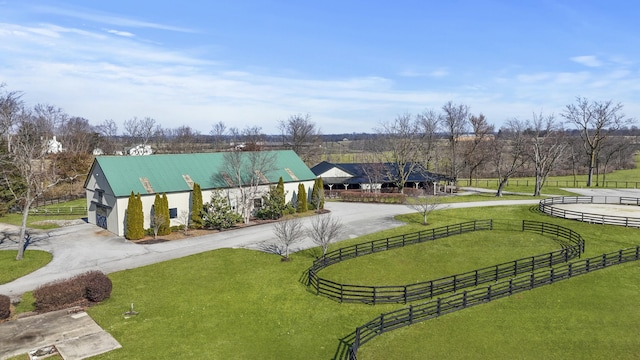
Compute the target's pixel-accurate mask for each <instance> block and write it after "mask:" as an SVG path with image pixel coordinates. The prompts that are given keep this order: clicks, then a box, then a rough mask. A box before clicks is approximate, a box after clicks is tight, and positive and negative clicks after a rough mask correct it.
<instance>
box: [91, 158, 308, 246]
mask: <svg viewBox="0 0 640 360" xmlns="http://www.w3.org/2000/svg"><path fill="white" fill-rule="evenodd" d="M268 153H269V154H272V155H273V159H274V162H273V167H272V168H271V170H270V171H267V172H265V173H264V174H261V176H260V178H261V179H262V183H261V184H260V186H259V188H260V196H257V198H256V199H254V200H256V205H257V206H259V204H260V198H261V195H262V194H265V193H266V192H267V191H268V190H269V187H270V186H275V185H276V184H277V183H278V180H279V179H280V177H282V179H283V181H284V186H285V192H286V193H287V201H289V200H290V199H291V197H292V196H293V195H294V193H295V192H296V191H297V189H298V184H300V183H302V184H304V186H305V188H307V189H311V188H313V183H314V180H315V178H316V176H315V175H314V174H313V172H311V170H310V169H309V168H308V167H307V166H306V165H305V164H304V162H303V161H302V160H301V159H300V158H299V157H298V155H296V153H295V152H293V151H291V150H280V151H270V152H268ZM240 154H241V156H245V157H246V156H249V154H251V152H242V153H240ZM226 169H227V168H226V167H225V153H223V152H218V153H202V154H168V155H148V156H98V157H96V158H95V160H94V162H93V164H92V165H91V170H90V172H89V175H88V177H87V179H86V181H85V184H84V188H85V191H86V198H87V209H88V221H89V222H90V223H92V224H96V225H98V226H100V227H102V228H105V229H107V230H109V231H110V232H112V233H114V234H118V235H119V236H123V235H124V233H125V221H126V220H125V210H126V208H127V205H128V201H129V195H130V194H131V192H132V191H133V192H134V193H135V194H138V193H140V195H141V197H142V207H143V213H144V216H145V219H144V227H145V228H149V227H150V223H151V219H150V217H151V208H152V206H153V203H154V200H155V195H156V194H162V193H166V194H167V199H168V201H169V212H170V217H171V225H172V226H173V225H180V222H179V219H178V215H179V214H181V213H183V212H185V211H186V212H187V213H188V212H190V211H192V209H191V208H190V207H191V193H192V189H193V184H194V183H198V184H199V185H200V187H201V189H202V200H203V202H205V203H206V202H209V199H210V198H211V194H212V193H213V192H214V191H216V190H223V191H225V195H226V196H228V199H229V201H230V205H231V206H232V207H235V206H237V205H238V203H237V198H238V196H239V193H238V188H237V184H233V181H231V179H230V178H229V176H225V174H226V173H225V171H227V170H226ZM243 185H244V184H243Z"/></svg>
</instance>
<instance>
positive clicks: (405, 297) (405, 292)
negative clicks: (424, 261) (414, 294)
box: [404, 285, 407, 304]
mask: <svg viewBox="0 0 640 360" xmlns="http://www.w3.org/2000/svg"><path fill="white" fill-rule="evenodd" d="M404 303H405V304H406V303H407V285H405V286H404Z"/></svg>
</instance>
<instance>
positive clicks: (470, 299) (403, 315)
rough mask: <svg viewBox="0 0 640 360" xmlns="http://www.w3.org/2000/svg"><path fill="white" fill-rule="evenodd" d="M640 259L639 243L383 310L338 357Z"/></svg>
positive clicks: (350, 337) (344, 344)
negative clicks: (404, 330)
mask: <svg viewBox="0 0 640 360" xmlns="http://www.w3.org/2000/svg"><path fill="white" fill-rule="evenodd" d="M639 259H640V246H636V247H633V248H626V249H622V250H619V251H616V252H612V253H607V254H602V255H601V256H596V257H592V258H588V259H584V260H579V261H575V262H568V263H565V264H561V265H559V266H556V267H549V268H544V269H537V270H535V271H532V272H530V273H529V274H527V275H524V276H518V277H514V278H510V279H509V280H508V281H502V282H498V283H496V284H493V285H489V286H486V287H479V288H476V289H473V290H469V291H463V292H462V293H457V294H454V295H451V296H447V297H442V298H437V299H434V300H431V301H427V302H424V303H422V304H417V305H411V306H409V307H405V308H403V309H399V310H396V311H391V312H388V313H383V314H381V315H380V316H379V317H377V318H375V319H373V320H371V321H369V322H367V323H366V324H364V325H361V326H358V327H357V328H356V330H355V331H354V332H352V333H351V334H349V335H347V336H346V337H345V338H343V339H342V342H341V344H340V346H339V347H338V351H337V352H336V356H335V358H336V359H349V360H356V359H357V353H358V349H359V348H360V346H362V345H364V344H366V343H367V342H369V341H370V340H372V339H373V338H375V337H376V336H379V335H381V334H383V333H385V332H388V331H391V330H394V329H398V328H401V327H404V326H409V325H411V324H414V323H417V322H421V321H425V320H428V319H431V318H435V317H438V316H441V315H444V314H448V313H451V312H454V311H457V310H461V309H465V308H467V307H471V306H475V305H479V304H483V303H486V302H489V301H492V300H496V299H500V298H503V297H506V296H510V295H513V294H516V293H519V292H523V291H526V290H531V289H534V288H537V287H540V286H544V285H548V284H552V283H554V282H558V281H562V280H566V279H570V278H572V277H574V276H578V275H582V274H586V273H589V272H592V271H595V270H599V269H603V268H606V267H609V266H613V265H617V264H622V263H626V262H630V261H637V260H639Z"/></svg>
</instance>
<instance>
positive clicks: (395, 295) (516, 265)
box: [307, 220, 584, 304]
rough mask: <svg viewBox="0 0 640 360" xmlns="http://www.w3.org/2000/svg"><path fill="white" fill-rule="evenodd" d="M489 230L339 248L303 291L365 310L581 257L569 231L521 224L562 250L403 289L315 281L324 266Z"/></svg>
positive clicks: (473, 227) (481, 223) (318, 264)
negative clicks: (554, 241) (549, 237)
mask: <svg viewBox="0 0 640 360" xmlns="http://www.w3.org/2000/svg"><path fill="white" fill-rule="evenodd" d="M491 229H493V221H492V220H476V221H470V222H466V223H461V224H456V225H449V226H445V227H441V228H434V229H432V230H428V231H421V232H418V233H411V234H405V235H401V236H396V237H393V238H387V239H379V240H374V241H371V242H366V243H360V244H356V245H352V246H349V247H345V248H340V249H337V250H335V251H332V252H329V253H327V254H326V255H325V256H324V257H322V258H320V259H318V260H316V261H314V263H313V265H312V266H311V267H310V268H309V270H308V280H307V285H308V286H310V287H312V288H313V289H315V292H316V294H317V295H323V296H326V297H328V298H330V299H334V300H337V301H340V302H362V303H368V304H380V303H407V302H412V301H417V300H423V299H427V298H433V297H435V296H438V295H442V294H446V293H451V292H456V291H459V290H462V289H466V288H470V287H475V286H478V285H481V284H486V283H489V282H495V281H498V280H500V279H505V278H509V277H513V276H516V275H518V274H522V273H526V272H530V271H533V270H536V269H539V268H543V267H548V266H553V265H556V264H560V263H564V262H567V261H569V260H571V259H574V258H576V257H580V255H581V254H582V253H583V252H584V240H583V239H582V237H581V236H580V235H579V234H578V233H576V232H574V231H573V230H571V229H567V228H564V227H562V226H558V225H555V224H548V223H542V222H537V221H528V220H524V221H523V222H522V227H521V230H522V231H533V232H538V233H540V234H543V235H544V234H550V235H553V236H555V238H556V239H557V240H558V242H559V243H560V245H561V246H562V249H560V250H556V251H552V252H549V253H546V254H540V255H535V256H531V257H527V258H522V259H517V260H514V261H509V262H505V263H502V264H498V265H494V266H489V267H485V268H481V269H476V270H472V271H469V272H466V273H461V274H456V275H452V276H447V277H442V278H438V279H434V280H428V281H425V282H420V283H415V284H407V285H386V286H367V285H352V284H342V283H338V282H334V281H331V280H328V279H324V278H321V277H320V276H319V275H318V272H319V271H320V270H322V269H324V268H325V267H327V266H330V265H332V264H335V263H338V262H341V261H344V260H347V259H352V258H355V257H358V256H365V255H369V254H373V253H376V252H380V251H386V250H391V249H394V248H397V247H402V246H407V245H410V244H417V243H420V242H425V241H433V240H436V239H440V238H443V237H447V236H452V235H458V234H463V233H466V232H471V231H479V230H491Z"/></svg>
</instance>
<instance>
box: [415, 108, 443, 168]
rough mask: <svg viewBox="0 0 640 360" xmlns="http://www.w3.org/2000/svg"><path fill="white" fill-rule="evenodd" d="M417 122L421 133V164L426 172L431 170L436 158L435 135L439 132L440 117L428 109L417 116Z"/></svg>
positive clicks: (436, 138) (436, 139)
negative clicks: (422, 153)
mask: <svg viewBox="0 0 640 360" xmlns="http://www.w3.org/2000/svg"><path fill="white" fill-rule="evenodd" d="M417 121H418V124H419V129H420V130H421V132H422V133H423V137H422V144H423V145H422V146H423V151H424V158H423V160H422V161H421V162H422V163H423V164H424V167H425V168H426V169H427V170H431V169H432V168H433V165H434V162H435V159H436V158H437V153H436V152H437V141H438V137H437V134H438V131H439V130H440V124H441V123H442V116H441V115H440V114H438V113H437V112H436V111H434V110H432V109H430V110H425V111H423V112H422V113H420V114H418V115H417Z"/></svg>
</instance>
